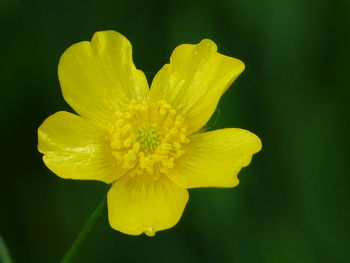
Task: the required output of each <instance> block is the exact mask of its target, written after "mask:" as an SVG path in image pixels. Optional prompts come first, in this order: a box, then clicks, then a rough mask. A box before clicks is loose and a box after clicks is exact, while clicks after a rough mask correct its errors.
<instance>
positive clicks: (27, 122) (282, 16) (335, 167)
mask: <svg viewBox="0 0 350 263" xmlns="http://www.w3.org/2000/svg"><path fill="white" fill-rule="evenodd" d="M349 10H350V1H347V0H344V1H332V0H309V1H305V0H285V1H282V0H280V1H279V0H262V1H252V0H244V1H228V0H227V1H225V0H216V1H185V0H178V1H164V0H163V1H160V0H158V1H140V0H136V1H130V0H129V1H118V0H114V1H112V0H100V1H97V0H95V1H90V0H87V1H71V0H70V1H68V0H61V1H45V0H33V1H25V0H22V1H21V0H1V2H0V28H1V36H0V39H1V41H0V46H1V63H0V76H1V97H2V102H1V181H0V207H1V210H0V213H1V214H0V235H1V236H2V237H3V238H4V240H5V241H6V243H7V245H8V247H9V249H10V252H11V254H12V256H13V259H14V262H15V263H19V262H26V263H31V262H35V263H41V262H52V263H55V262H58V261H59V260H60V259H61V257H62V256H63V254H64V253H65V251H66V250H67V249H68V247H69V246H70V244H71V242H72V241H73V240H74V238H75V237H76V236H77V234H78V232H79V230H80V228H81V226H82V225H83V223H84V222H85V220H86V219H87V218H88V216H89V215H90V213H91V212H92V211H93V209H94V208H95V207H96V206H97V204H98V202H99V201H100V199H101V197H102V196H103V193H104V189H105V185H104V184H103V183H99V182H93V181H71V180H63V179H59V178H58V177H56V176H55V175H54V174H52V173H51V172H50V171H49V170H48V169H47V168H46V167H45V166H44V164H43V162H42V161H41V155H40V154H39V153H38V151H37V149H36V144H37V134H36V129H37V128H38V126H39V125H40V124H41V122H42V121H43V120H44V119H45V118H46V117H48V116H49V115H51V114H53V113H54V112H56V111H59V110H70V108H69V107H68V105H67V104H66V103H65V101H64V100H63V98H62V95H61V91H60V87H59V83H58V78H57V64H58V60H59V57H60V55H61V54H62V53H63V51H64V50H65V49H66V48H67V47H69V46H70V45H71V44H73V43H76V42H79V41H82V40H89V39H90V38H91V36H92V34H93V33H94V32H96V31H99V30H106V29H113V30H117V31H119V32H121V33H123V34H124V35H125V36H126V37H127V38H128V39H129V40H130V41H131V42H132V44H133V48H134V61H135V64H136V65H137V67H138V68H140V69H142V70H143V71H145V72H146V75H147V77H148V79H149V80H151V79H152V78H153V77H154V75H155V74H156V72H157V71H158V70H159V69H160V68H161V66H162V65H163V64H165V63H167V62H168V60H169V57H170V54H171V52H172V50H173V49H174V48H175V47H176V46H177V45H179V44H182V43H197V42H199V41H200V40H201V39H203V38H210V39H212V40H214V41H215V42H216V43H217V45H218V47H219V51H220V52H221V53H223V54H226V55H229V56H234V57H237V58H239V59H241V60H243V61H244V62H245V64H246V70H245V72H244V73H243V74H242V75H241V76H240V77H239V78H238V80H237V81H236V82H235V83H234V84H233V86H232V87H231V89H229V90H228V92H227V93H226V94H225V95H224V97H223V98H222V100H221V102H220V105H219V107H218V111H217V112H216V113H215V114H214V117H213V119H212V120H211V121H210V123H209V128H210V129H217V128H223V127H240V128H246V129H248V130H250V131H253V132H254V133H256V134H258V135H259V136H260V138H261V139H262V141H263V150H262V151H261V152H260V153H259V154H257V155H256V156H255V157H254V158H253V162H252V164H251V165H250V166H249V167H247V168H245V169H243V170H242V171H241V173H240V176H239V177H240V185H239V186H238V187H236V188H233V189H214V188H211V189H210V188H208V189H194V190H191V191H190V201H189V203H188V205H187V207H186V210H185V213H184V215H183V217H182V219H181V221H180V222H179V224H178V225H177V226H176V227H174V228H172V229H170V230H167V231H162V232H159V233H158V234H157V235H156V237H155V238H149V237H146V236H139V237H133V236H127V235H124V234H121V233H119V232H117V231H114V230H112V229H111V228H110V227H109V226H108V223H107V220H106V218H104V219H103V220H102V221H101V223H100V224H99V226H98V228H97V229H96V231H95V232H94V233H93V235H92V236H91V239H90V240H89V242H88V244H87V247H86V248H85V249H84V250H83V251H82V253H81V254H80V257H79V261H78V262H86V263H89V262H107V263H109V262H267V263H271V262H286V263H288V262H317V263H320V262H349V261H348V260H349V258H350V228H349V222H350V212H349V197H350V190H349V189H350V187H349V186H350V184H349V182H350V179H349V175H350V174H349V169H348V168H349V165H348V163H347V161H348V160H349V145H350V144H349V135H348V125H347V124H349V119H348V115H349V110H348V107H347V106H348V105H347V104H348V103H349V102H348V101H349V83H350V72H349V61H350V52H349V49H350V38H349V35H350V34H349V28H350V19H349V18H350V12H349Z"/></svg>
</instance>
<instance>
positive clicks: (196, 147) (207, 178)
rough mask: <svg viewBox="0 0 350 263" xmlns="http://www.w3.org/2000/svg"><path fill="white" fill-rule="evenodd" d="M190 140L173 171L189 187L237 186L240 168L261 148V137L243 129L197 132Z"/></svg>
mask: <svg viewBox="0 0 350 263" xmlns="http://www.w3.org/2000/svg"><path fill="white" fill-rule="evenodd" d="M190 140H191V143H190V144H189V145H187V147H186V153H185V155H184V156H183V157H182V158H181V159H179V160H177V162H176V163H175V167H174V169H173V170H172V171H171V172H170V174H169V178H171V179H172V180H174V182H176V183H177V184H178V185H180V186H182V187H185V188H194V187H233V186H236V185H237V184H238V182H239V181H238V178H237V174H238V172H239V171H240V170H241V168H242V167H245V166H247V165H248V164H249V163H250V161H251V158H252V155H253V154H254V153H256V152H258V151H259V150H260V149H261V142H260V139H259V138H258V137H257V136H256V135H254V134H253V133H251V132H249V131H247V130H243V129H222V130H216V131H211V132H206V133H200V134H195V135H192V136H191V137H190Z"/></svg>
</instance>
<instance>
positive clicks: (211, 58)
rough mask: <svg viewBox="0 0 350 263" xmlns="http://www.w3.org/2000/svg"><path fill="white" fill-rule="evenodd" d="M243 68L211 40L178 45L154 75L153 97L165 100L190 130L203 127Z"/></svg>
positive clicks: (238, 61) (153, 98) (241, 63)
mask: <svg viewBox="0 0 350 263" xmlns="http://www.w3.org/2000/svg"><path fill="white" fill-rule="evenodd" d="M243 70H244V64H243V62H242V61H240V60H238V59H235V58H232V57H227V56H224V55H221V54H219V53H217V47H216V45H215V43H214V42H212V41H211V40H209V39H204V40H202V41H201V42H200V43H199V44H197V45H189V44H184V45H180V46H178V47H177V48H176V49H175V50H174V52H173V54H172V55H171V58H170V64H166V65H165V66H164V67H163V68H162V69H161V70H160V71H159V72H158V73H157V75H156V76H155V78H154V80H153V82H152V86H151V95H150V96H151V99H152V100H166V101H167V102H168V103H170V104H172V106H173V107H176V108H177V110H178V112H179V113H180V114H182V115H183V117H184V118H186V119H187V120H188V122H189V125H190V128H189V132H190V133H191V132H195V131H197V130H199V129H200V128H202V127H203V126H204V125H205V123H206V122H207V121H208V120H209V118H210V116H211V115H212V114H213V112H214V111H215V108H216V106H217V104H218V101H219V99H220V97H221V95H222V94H223V93H224V92H225V91H226V89H227V88H229V87H230V85H231V84H232V82H233V81H234V80H235V79H236V78H237V77H238V75H239V74H240V73H241V72H242V71H243Z"/></svg>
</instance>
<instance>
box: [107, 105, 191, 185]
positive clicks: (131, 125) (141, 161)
mask: <svg viewBox="0 0 350 263" xmlns="http://www.w3.org/2000/svg"><path fill="white" fill-rule="evenodd" d="M108 130H109V134H108V136H107V137H106V139H107V140H109V141H110V145H111V148H112V152H113V155H114V156H115V158H116V161H117V165H118V166H121V167H123V168H124V169H128V170H129V175H130V176H135V175H137V174H140V175H142V174H149V175H151V176H153V178H155V179H157V178H159V177H160V176H161V175H162V174H167V173H169V171H170V170H171V169H172V168H173V167H174V161H175V160H176V159H177V158H179V157H180V156H182V155H183V154H184V152H185V151H184V149H183V145H184V144H186V143H188V142H189V139H188V138H187V136H186V135H187V124H186V122H185V121H184V119H183V118H182V117H181V116H179V115H178V114H177V112H176V110H175V109H173V108H172V107H171V105H170V104H168V103H167V102H166V101H164V100H162V101H158V102H150V101H146V100H132V101H131V102H130V104H128V105H125V106H124V107H123V108H122V110H120V111H118V112H116V113H115V121H114V122H112V123H111V124H110V125H109V127H108Z"/></svg>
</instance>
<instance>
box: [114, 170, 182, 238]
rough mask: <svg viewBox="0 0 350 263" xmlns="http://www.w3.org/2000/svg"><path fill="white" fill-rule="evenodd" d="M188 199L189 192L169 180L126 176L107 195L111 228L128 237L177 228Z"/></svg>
mask: <svg viewBox="0 0 350 263" xmlns="http://www.w3.org/2000/svg"><path fill="white" fill-rule="evenodd" d="M187 200H188V193H187V190H186V189H183V188H181V187H179V186H177V185H176V184H174V183H173V182H172V181H170V180H169V179H168V178H166V177H162V178H160V179H158V180H154V179H152V177H149V176H142V175H139V176H135V177H132V178H131V177H129V176H128V175H126V176H123V177H122V178H120V179H119V180H118V181H116V182H115V183H114V184H113V186H112V188H111V189H110V190H109V192H108V218H109V222H110V225H111V226H112V227H113V228H114V229H116V230H119V231H121V232H123V233H126V234H129V235H140V234H142V233H146V234H147V235H149V236H152V235H154V234H155V232H156V231H159V230H163V229H167V228H170V227H172V226H174V225H175V224H176V223H177V222H178V221H179V220H180V217H181V215H182V213H183V210H184V208H185V205H186V203H187Z"/></svg>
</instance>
